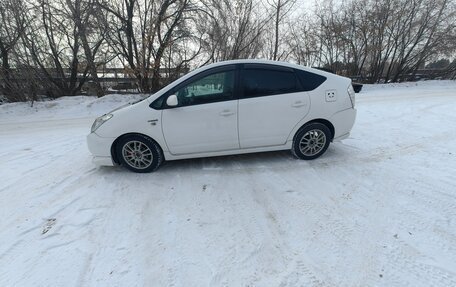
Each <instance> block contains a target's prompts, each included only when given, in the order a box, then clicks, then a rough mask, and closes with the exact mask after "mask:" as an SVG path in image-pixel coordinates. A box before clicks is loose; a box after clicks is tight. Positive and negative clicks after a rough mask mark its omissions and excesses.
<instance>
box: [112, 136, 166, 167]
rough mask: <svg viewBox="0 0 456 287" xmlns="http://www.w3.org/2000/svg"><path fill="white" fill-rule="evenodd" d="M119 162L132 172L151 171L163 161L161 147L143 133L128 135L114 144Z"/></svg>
mask: <svg viewBox="0 0 456 287" xmlns="http://www.w3.org/2000/svg"><path fill="white" fill-rule="evenodd" d="M116 152H117V158H118V159H119V161H120V163H121V164H122V165H123V166H124V167H126V168H128V169H129V170H131V171H134V172H140V173H144V172H152V171H154V170H156V169H157V168H158V167H159V166H160V164H161V163H162V161H163V153H162V151H161V148H160V147H159V146H158V144H157V143H156V142H154V141H153V140H152V139H150V138H148V137H146V136H143V135H128V136H125V137H123V138H121V139H120V140H119V142H118V143H117V146H116Z"/></svg>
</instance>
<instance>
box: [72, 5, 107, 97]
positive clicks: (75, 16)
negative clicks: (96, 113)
mask: <svg viewBox="0 0 456 287" xmlns="http://www.w3.org/2000/svg"><path fill="white" fill-rule="evenodd" d="M66 5H67V7H68V10H69V12H70V14H69V15H68V16H69V17H71V19H72V20H73V21H74V25H75V27H76V28H77V30H78V34H79V38H80V41H81V44H82V47H83V49H84V54H85V61H86V64H87V68H88V70H89V72H90V75H91V78H92V80H93V81H94V83H95V90H96V95H97V96H98V97H101V96H103V95H104V93H103V89H102V87H101V84H100V81H99V79H98V71H97V63H96V62H95V53H96V52H97V50H98V48H99V47H100V45H101V44H102V42H103V41H104V37H105V32H106V29H105V27H104V26H103V25H100V22H99V21H97V20H99V19H100V17H104V15H103V14H102V11H101V10H100V9H99V6H98V5H96V3H95V2H94V0H86V1H84V0H66Z"/></svg>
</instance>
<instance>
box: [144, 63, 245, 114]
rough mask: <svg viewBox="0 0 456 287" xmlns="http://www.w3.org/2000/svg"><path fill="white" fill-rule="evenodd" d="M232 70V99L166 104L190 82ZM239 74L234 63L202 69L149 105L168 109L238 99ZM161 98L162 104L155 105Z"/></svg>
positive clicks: (159, 108)
mask: <svg viewBox="0 0 456 287" xmlns="http://www.w3.org/2000/svg"><path fill="white" fill-rule="evenodd" d="M230 71H234V77H233V78H234V79H233V81H234V83H233V84H234V87H233V95H232V96H231V98H230V99H224V100H220V101H214V102H207V103H197V104H192V105H186V106H177V107H170V106H168V105H167V104H166V98H168V97H169V96H170V95H172V94H174V93H176V91H178V90H179V89H181V88H183V87H185V86H187V85H188V84H190V83H192V82H196V81H198V80H200V79H202V78H204V77H207V76H210V75H213V74H217V73H222V72H230ZM238 74H239V69H238V67H237V65H234V64H229V65H226V66H221V67H214V68H212V69H209V70H205V71H202V72H201V73H198V74H196V75H194V76H192V77H191V78H188V79H187V80H185V81H183V82H182V83H179V84H177V85H175V86H174V87H172V88H171V89H169V90H168V91H167V92H165V93H164V94H163V95H161V96H160V97H158V98H157V99H155V100H154V101H153V102H152V103H151V104H150V105H149V107H151V108H152V109H155V110H166V109H176V108H185V107H191V106H198V105H206V104H211V103H220V102H228V101H232V100H237V99H238V97H237V92H238V88H239V87H238V79H239V77H238ZM161 100H163V102H162V104H161V106H160V107H154V104H155V103H156V102H158V101H161Z"/></svg>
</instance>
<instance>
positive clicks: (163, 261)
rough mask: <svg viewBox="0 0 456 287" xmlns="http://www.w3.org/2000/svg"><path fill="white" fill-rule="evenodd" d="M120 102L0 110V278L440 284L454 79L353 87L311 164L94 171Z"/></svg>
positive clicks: (446, 254) (253, 162) (446, 250)
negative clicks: (110, 114) (341, 119)
mask: <svg viewBox="0 0 456 287" xmlns="http://www.w3.org/2000/svg"><path fill="white" fill-rule="evenodd" d="M136 97H137V96H136ZM132 98H135V97H133V96H132V97H126V96H119V95H117V96H107V97H105V98H102V99H99V100H98V99H95V98H88V97H75V98H63V99H60V100H56V101H48V102H40V103H36V104H35V107H34V108H30V107H29V104H23V103H21V104H6V105H1V106H0V143H1V144H0V157H1V161H0V175H1V181H0V218H1V220H0V286H3V287H4V286H335V287H341V286H347V287H352V286H401V287H403V286H414V287H416V286H423V287H429V286H445V287H450V286H456V82H454V81H453V82H451V81H443V82H438V81H433V82H422V83H418V84H417V83H405V84H396V85H377V86H365V88H364V90H363V92H362V93H361V94H357V109H358V118H357V122H356V123H355V127H354V129H353V132H352V135H351V137H350V138H349V139H347V140H344V141H343V142H342V143H336V144H333V145H331V146H330V148H329V150H328V152H327V153H326V154H325V155H324V156H323V157H322V158H320V159H318V160H315V161H310V162H306V161H299V160H295V159H293V158H292V156H291V155H290V153H289V152H286V151H285V152H272V153H263V154H250V155H239V156H229V157H219V158H206V159H195V160H184V161H175V162H169V163H165V164H164V165H163V166H162V167H161V168H160V169H159V170H158V171H157V172H156V173H152V174H134V173H131V172H128V171H126V170H124V169H121V168H112V167H111V168H108V167H102V168H96V167H95V166H93V165H92V163H91V157H90V154H89V152H88V150H87V148H86V143H85V136H86V134H87V133H88V132H89V129H90V125H91V124H92V122H93V119H94V118H95V117H96V116H98V115H100V114H102V113H104V112H107V111H109V110H110V109H112V108H114V107H116V106H118V105H121V104H122V103H123V102H125V101H128V100H131V99H132Z"/></svg>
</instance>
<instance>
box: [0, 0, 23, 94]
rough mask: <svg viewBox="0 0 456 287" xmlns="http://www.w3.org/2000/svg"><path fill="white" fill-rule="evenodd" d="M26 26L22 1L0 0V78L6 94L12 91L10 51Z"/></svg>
mask: <svg viewBox="0 0 456 287" xmlns="http://www.w3.org/2000/svg"><path fill="white" fill-rule="evenodd" d="M26 28H27V17H26V7H25V4H24V2H23V1H22V0H17V1H15V0H2V1H1V2H0V59H1V61H2V65H1V69H0V80H1V79H2V78H3V82H4V85H3V89H2V90H3V93H5V94H6V95H7V96H8V95H9V94H10V93H11V92H12V90H11V88H12V83H11V78H10V77H11V70H10V69H11V63H10V61H11V59H10V56H11V52H12V50H13V49H14V48H15V47H16V45H17V43H18V42H19V40H20V39H21V37H22V36H23V35H24V33H25V31H26ZM0 84H1V82H0ZM0 87H1V86H0Z"/></svg>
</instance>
